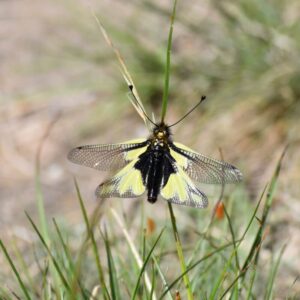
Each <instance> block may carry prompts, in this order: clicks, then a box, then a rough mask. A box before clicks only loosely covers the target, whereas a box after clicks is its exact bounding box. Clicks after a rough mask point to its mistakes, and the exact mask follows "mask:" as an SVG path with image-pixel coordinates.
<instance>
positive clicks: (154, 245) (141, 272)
mask: <svg viewBox="0 0 300 300" xmlns="http://www.w3.org/2000/svg"><path fill="white" fill-rule="evenodd" d="M163 232H164V230H162V231H161V232H160V234H159V235H158V237H157V238H156V240H155V242H154V244H153V246H152V248H151V249H150V251H149V253H148V255H147V256H146V258H145V261H144V263H143V265H142V267H141V269H140V273H139V276H138V279H137V282H136V285H135V288H134V291H133V293H132V297H131V300H134V299H135V297H136V294H137V291H138V288H139V285H140V280H141V278H142V275H143V273H144V271H145V268H146V266H147V264H148V261H149V260H150V258H151V255H152V253H153V251H154V249H155V247H156V245H157V243H158V242H159V240H160V238H161V236H162V234H163ZM150 292H151V290H150Z"/></svg>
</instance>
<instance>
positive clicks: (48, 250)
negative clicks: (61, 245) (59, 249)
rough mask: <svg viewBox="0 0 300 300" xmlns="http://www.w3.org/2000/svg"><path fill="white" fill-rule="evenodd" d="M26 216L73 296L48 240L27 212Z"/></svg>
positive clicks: (64, 284)
mask: <svg viewBox="0 0 300 300" xmlns="http://www.w3.org/2000/svg"><path fill="white" fill-rule="evenodd" d="M25 214H26V216H27V218H28V220H29V222H30V223H31V225H32V227H33V229H34V231H35V232H36V233H37V235H38V237H39V239H40V241H41V242H42V244H43V246H44V248H45V249H46V250H47V253H48V255H49V257H50V258H51V262H52V263H53V266H54V268H55V270H56V271H57V273H58V275H59V278H60V280H61V282H62V284H63V286H64V287H65V288H66V290H67V291H68V292H70V294H72V290H71V288H70V285H69V283H68V281H67V279H66V278H65V276H64V275H63V271H62V269H61V267H60V265H59V263H58V261H57V260H56V259H55V257H54V256H53V254H52V252H51V250H50V248H49V246H48V245H47V243H46V240H45V239H44V237H43V236H42V234H41V233H40V231H39V230H38V228H37V226H36V225H35V223H34V222H33V220H32V219H31V217H30V216H29V215H28V214H27V213H26V212H25Z"/></svg>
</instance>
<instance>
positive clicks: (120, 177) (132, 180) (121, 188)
mask: <svg viewBox="0 0 300 300" xmlns="http://www.w3.org/2000/svg"><path fill="white" fill-rule="evenodd" d="M136 162H137V159H136V160H133V161H132V162H130V163H128V164H127V165H126V166H125V167H124V168H123V169H121V170H120V171H119V172H118V173H117V174H116V175H115V176H114V177H113V178H111V179H109V180H107V181H105V182H103V183H101V184H100V185H99V186H98V188H97V189H96V196H97V197H98V198H112V197H118V198H135V197H138V196H141V195H142V194H143V193H144V192H145V190H146V188H145V185H144V183H143V179H142V174H141V172H140V171H139V170H137V169H135V168H134V165H135V163H136Z"/></svg>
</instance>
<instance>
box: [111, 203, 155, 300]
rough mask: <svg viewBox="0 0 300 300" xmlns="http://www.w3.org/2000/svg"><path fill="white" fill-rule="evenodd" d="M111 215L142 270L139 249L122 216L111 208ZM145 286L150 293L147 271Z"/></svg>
mask: <svg viewBox="0 0 300 300" xmlns="http://www.w3.org/2000/svg"><path fill="white" fill-rule="evenodd" d="M111 213H112V215H113V217H114V219H115V220H116V222H117V223H118V225H119V228H120V229H121V231H122V232H123V234H124V236H125V238H126V241H127V243H128V245H129V248H130V250H131V252H132V254H133V256H134V259H135V261H136V263H137V266H138V267H139V269H141V268H142V266H143V261H142V260H141V258H140V255H139V253H138V251H137V249H136V247H135V245H134V243H133V241H132V239H131V237H130V235H129V232H128V230H127V229H126V227H125V225H124V223H123V222H122V220H121V218H120V216H119V215H118V213H117V212H116V211H115V210H114V209H113V208H111ZM145 284H146V288H147V290H148V292H150V291H151V290H152V287H151V281H150V278H149V276H148V274H147V272H146V271H145ZM153 300H156V295H155V293H154V294H153Z"/></svg>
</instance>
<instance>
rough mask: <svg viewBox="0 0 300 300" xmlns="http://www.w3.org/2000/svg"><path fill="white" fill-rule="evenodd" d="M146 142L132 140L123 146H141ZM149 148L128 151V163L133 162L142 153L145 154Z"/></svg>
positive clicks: (125, 156) (126, 153) (125, 155)
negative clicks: (140, 144)
mask: <svg viewBox="0 0 300 300" xmlns="http://www.w3.org/2000/svg"><path fill="white" fill-rule="evenodd" d="M143 142H145V139H135V140H130V141H127V142H124V143H123V144H139V143H143ZM147 147H148V145H147V146H145V147H141V148H137V149H133V150H130V151H127V152H125V153H124V158H125V160H126V161H132V160H134V159H137V158H138V157H139V156H140V155H141V154H142V153H144V152H145V151H146V150H147Z"/></svg>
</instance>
